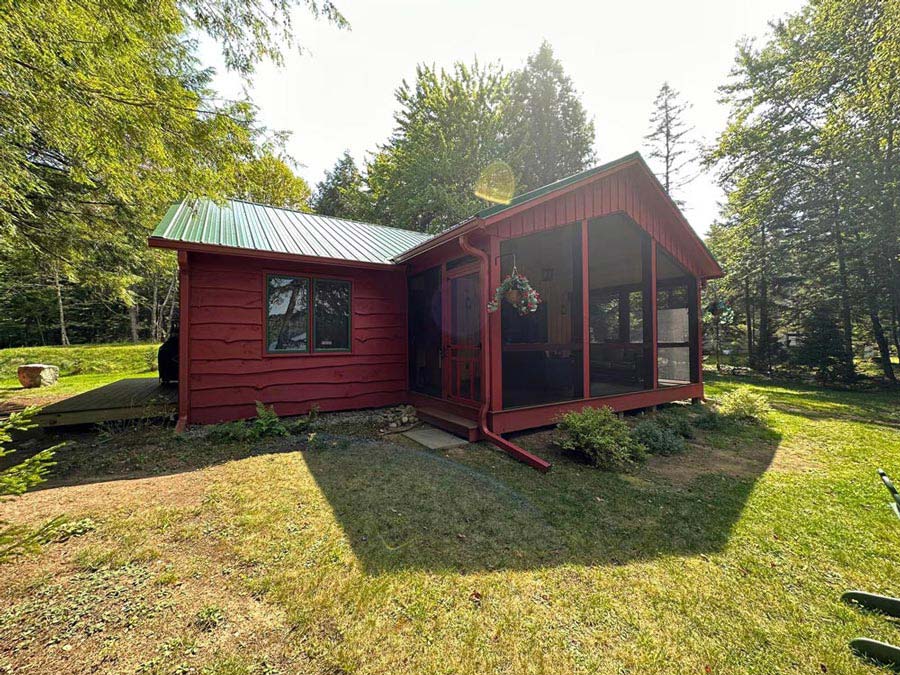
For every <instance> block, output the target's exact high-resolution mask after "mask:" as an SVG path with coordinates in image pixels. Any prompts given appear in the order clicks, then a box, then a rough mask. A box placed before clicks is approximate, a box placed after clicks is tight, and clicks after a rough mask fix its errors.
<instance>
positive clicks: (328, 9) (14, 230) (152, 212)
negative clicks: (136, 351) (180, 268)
mask: <svg viewBox="0 0 900 675" xmlns="http://www.w3.org/2000/svg"><path fill="white" fill-rule="evenodd" d="M102 4H103V6H102V11H98V6H97V5H96V3H47V2H41V1H39V0H22V1H21V2H15V3H11V4H10V3H7V5H8V6H7V7H6V8H5V11H4V12H3V13H2V15H0V91H2V92H3V94H2V96H0V125H2V128H3V133H2V134H0V241H2V243H4V244H7V245H6V246H4V247H3V249H4V252H0V254H5V253H9V252H10V251H25V254H22V255H19V254H17V255H16V259H17V262H19V263H24V264H30V265H32V266H33V268H34V272H35V274H34V275H33V278H34V279H35V280H36V281H38V280H39V281H40V283H43V284H45V285H46V286H47V287H48V288H50V289H53V292H54V294H55V300H56V302H55V304H56V305H57V307H56V308H55V309H56V310H58V311H56V312H55V313H56V314H57V315H58V323H59V325H58V329H59V339H60V340H63V341H65V340H66V339H67V338H68V337H70V336H69V333H70V331H68V330H67V328H68V326H67V324H68V323H69V321H68V319H69V316H68V315H69V312H68V308H67V307H66V306H65V305H66V301H67V298H66V291H67V290H69V289H70V287H71V288H73V289H76V288H77V289H78V292H79V294H80V295H83V294H82V293H81V291H82V290H86V291H88V292H89V293H90V295H92V296H93V297H94V298H96V303H97V305H98V306H99V305H101V304H103V303H109V299H110V298H113V299H114V302H115V303H117V304H118V311H122V310H123V309H124V308H126V307H128V308H129V310H128V311H129V312H130V313H132V315H133V310H132V309H130V308H131V307H132V301H133V300H134V298H135V297H136V296H135V294H134V292H133V290H132V289H133V288H134V285H135V284H136V283H137V282H138V271H139V269H140V267H141V260H142V257H143V252H144V249H145V248H146V236H147V233H148V231H149V229H150V228H152V226H153V225H155V223H156V222H157V221H158V219H159V218H160V217H161V215H162V212H163V211H164V209H165V207H166V205H167V204H168V203H169V202H171V201H174V200H177V199H181V198H182V197H184V196H185V195H190V194H203V195H208V196H212V197H225V196H229V193H230V191H231V187H232V186H233V185H234V180H233V179H234V177H235V176H236V175H237V174H238V172H239V171H245V172H246V171H252V172H254V175H258V174H259V173H260V168H261V166H262V165H265V167H262V168H263V169H265V168H266V167H268V168H273V167H272V161H271V160H270V159H264V158H262V157H263V156H261V154H260V153H261V149H262V150H264V149H265V144H262V143H261V142H260V139H261V138H262V136H263V130H262V129H261V128H260V127H259V125H258V124H257V123H256V112H255V109H254V108H253V106H252V105H251V104H250V103H249V102H248V101H246V100H239V101H222V100H220V99H219V98H218V97H217V96H216V94H215V92H213V91H212V90H211V89H210V88H209V81H210V77H211V72H210V71H208V70H206V69H203V68H201V67H200V66H199V64H198V63H197V60H196V57H195V55H194V48H195V43H194V42H193V41H192V40H190V39H186V38H185V35H186V34H188V33H189V32H190V31H191V30H199V31H202V32H206V33H208V34H209V35H211V36H213V37H214V38H216V39H217V41H218V42H219V44H220V45H221V47H222V50H223V53H224V54H225V57H226V62H227V63H228V66H229V67H230V68H232V69H234V70H236V71H238V72H239V73H240V74H241V75H243V76H245V77H249V76H250V75H251V74H252V72H253V69H254V67H255V65H256V64H257V63H258V62H259V61H260V60H261V59H263V58H273V59H275V60H279V59H280V58H281V49H282V44H283V43H284V41H285V40H284V39H285V38H290V33H291V26H290V15H291V11H292V10H293V8H294V7H296V6H301V7H306V8H307V9H308V10H310V11H312V12H313V14H317V15H318V14H321V15H322V16H324V17H325V18H326V19H327V20H329V21H331V22H333V23H335V24H336V25H338V26H343V25H345V24H346V22H345V20H344V19H343V17H342V16H341V15H340V13H339V12H338V11H337V9H336V8H335V7H334V5H333V4H331V3H330V2H329V1H327V0H326V2H323V3H320V2H317V0H252V2H251V3H245V2H238V1H237V0H212V1H211V2H207V1H206V0H204V1H202V2H201V1H199V0H162V2H155V3H133V2H126V1H125V0H111V1H110V2H104V3H102ZM287 42H288V43H290V40H289V39H288V40H287ZM244 164H247V166H243V165H244ZM262 173H263V174H264V175H266V176H268V177H269V178H271V177H272V174H271V172H270V171H265V170H263V171H262ZM285 178H286V177H285ZM257 182H259V181H257ZM281 187H282V188H286V187H290V183H289V182H288V183H285V182H282V183H281ZM267 188H269V189H271V188H273V185H271V184H269V185H267ZM294 188H297V185H296V183H294V185H293V187H292V188H291V192H292V194H294V196H295V197H296V189H294ZM307 194H308V192H307ZM301 201H302V200H301ZM0 269H12V266H10V265H2V266H0ZM22 272H23V270H22V269H21V268H19V270H18V273H19V274H20V275H21V274H22Z"/></svg>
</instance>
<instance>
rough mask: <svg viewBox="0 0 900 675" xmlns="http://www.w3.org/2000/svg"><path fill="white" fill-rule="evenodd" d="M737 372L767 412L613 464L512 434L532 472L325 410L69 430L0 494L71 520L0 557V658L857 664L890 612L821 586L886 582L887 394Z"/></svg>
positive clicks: (99, 663)
mask: <svg viewBox="0 0 900 675" xmlns="http://www.w3.org/2000/svg"><path fill="white" fill-rule="evenodd" d="M742 381H743V380H742ZM736 383H737V380H734V379H728V378H721V379H719V378H714V377H713V378H710V381H709V383H708V394H709V395H711V396H715V395H717V394H721V393H722V392H723V391H725V390H726V389H728V388H730V387H733V386H736ZM754 386H757V387H758V388H759V389H760V390H762V391H764V392H765V393H766V394H767V395H768V396H769V397H770V398H771V400H772V403H773V404H774V406H775V408H776V412H775V413H774V414H773V415H772V416H771V420H770V424H769V426H768V427H765V428H759V427H746V426H745V427H729V428H725V429H722V430H717V431H715V432H713V431H709V432H704V433H702V434H698V437H697V438H696V439H695V440H694V441H692V443H691V448H690V450H689V452H688V453H687V454H685V455H681V456H675V457H665V458H653V459H651V460H650V461H649V462H648V463H647V465H646V466H644V467H643V468H642V469H640V470H639V471H637V472H634V473H632V474H609V473H601V472H598V471H596V470H593V469H591V468H589V467H586V466H584V465H582V464H579V463H577V462H575V461H573V460H571V459H569V458H567V457H564V456H561V455H560V454H558V453H557V452H555V451H554V450H553V449H552V448H551V447H549V446H548V440H549V437H548V434H547V433H546V432H544V433H538V434H531V435H528V436H522V437H520V438H519V442H521V443H523V444H524V445H526V446H527V447H529V448H531V449H533V450H535V451H537V452H539V453H541V454H542V455H543V456H545V457H547V458H549V459H551V461H553V463H554V468H553V470H552V471H551V472H550V473H549V474H546V475H542V474H539V473H537V472H535V471H533V470H531V469H529V468H528V467H526V466H524V465H522V464H518V463H516V462H514V461H512V460H510V459H509V458H507V457H506V456H505V455H503V454H501V453H499V452H497V451H496V450H493V449H492V448H490V447H488V446H472V447H469V448H467V449H464V450H451V451H447V452H444V453H431V452H426V451H422V450H419V449H417V448H414V447H412V446H410V445H406V444H402V443H398V442H387V441H383V440H379V439H377V438H375V437H373V436H372V435H371V434H367V433H366V432H365V430H362V429H356V430H355V433H354V434H353V435H350V434H349V432H350V431H351V429H347V428H340V427H337V428H335V427H330V428H321V429H320V430H319V431H318V432H317V436H316V437H315V439H314V441H313V443H312V444H310V443H309V441H308V440H307V439H306V438H305V437H288V438H284V439H278V440H275V441H261V442H252V443H247V444H233V443H232V444H223V443H221V442H220V441H213V440H211V439H207V438H205V437H204V436H203V434H201V433H196V432H192V433H191V434H190V435H187V436H181V437H176V436H174V435H173V434H172V433H171V432H170V431H168V430H164V429H152V428H151V429H147V428H141V429H136V430H133V431H128V430H126V431H124V432H117V433H110V432H106V433H102V434H99V435H94V436H81V437H78V438H76V439H75V442H74V444H73V445H72V446H71V448H70V449H68V450H66V451H63V453H62V454H61V456H60V466H59V471H60V474H61V475H60V476H59V477H58V478H57V481H58V483H57V484H56V485H55V486H51V487H49V488H48V489H44V490H39V491H37V492H34V493H30V494H28V495H25V496H24V497H23V498H21V499H19V500H17V501H15V502H11V503H7V504H5V505H3V506H0V517H5V518H8V519H12V520H16V521H25V522H40V521H41V520H42V519H44V518H47V517H50V516H52V515H55V514H57V513H60V512H65V513H67V514H68V515H69V516H70V517H71V518H73V519H76V520H79V519H89V520H86V521H83V523H82V524H83V525H84V526H83V527H81V528H79V532H80V531H81V530H86V532H85V533H84V534H82V535H81V536H75V537H71V538H69V539H68V540H66V541H65V542H61V543H53V544H49V545H48V546H46V547H45V549H44V551H43V552H42V553H41V554H39V555H38V556H35V557H32V558H27V559H22V560H19V561H17V562H14V563H12V564H9V565H5V566H0V607H5V608H6V609H2V610H0V672H2V667H3V666H6V667H7V668H9V669H10V670H13V671H16V670H17V669H22V670H23V671H25V670H27V669H31V671H32V672H60V671H62V670H68V671H72V672H75V671H77V672H88V671H90V672H141V673H176V672H178V673H180V672H206V673H285V674H287V673H295V672H303V673H323V674H324V673H331V674H334V673H472V674H473V675H474V674H476V673H478V674H482V673H510V674H515V675H520V674H524V673H552V674H554V675H555V674H559V673H679V674H680V673H701V674H703V673H758V674H760V675H763V674H765V675H769V674H771V673H821V672H828V673H877V672H880V671H879V670H878V669H877V668H875V667H874V666H871V665H868V664H865V663H863V662H861V661H859V660H858V659H856V658H855V657H853V656H852V655H851V654H850V653H849V651H848V650H847V647H846V643H847V642H848V641H849V640H850V639H851V638H853V637H856V636H868V637H873V638H878V639H882V640H888V641H893V642H895V643H897V642H900V633H898V631H897V625H896V624H895V623H892V622H890V621H888V620H886V619H884V618H881V617H878V616H875V615H872V614H866V613H863V612H861V611H859V610H855V609H852V608H850V607H846V606H844V605H842V604H841V603H840V602H839V600H838V598H839V596H840V594H841V592H842V591H844V590H846V589H850V588H863V589H867V590H871V591H875V592H886V593H891V592H900V573H898V570H900V520H897V519H896V517H895V516H893V514H892V512H891V511H890V509H889V507H888V501H887V492H886V491H885V490H884V488H883V487H882V486H881V485H880V483H879V481H878V479H877V476H876V474H875V469H876V468H877V467H883V468H885V469H886V470H887V471H888V472H893V473H894V474H897V476H898V477H900V453H898V450H900V397H898V395H897V393H896V392H878V393H871V392H869V393H851V392H834V391H822V390H818V389H815V388H811V387H800V386H795V385H789V384H783V385H782V384H777V385H773V384H764V383H759V384H757V385H754ZM126 477H127V478H131V479H133V480H120V479H122V478H126Z"/></svg>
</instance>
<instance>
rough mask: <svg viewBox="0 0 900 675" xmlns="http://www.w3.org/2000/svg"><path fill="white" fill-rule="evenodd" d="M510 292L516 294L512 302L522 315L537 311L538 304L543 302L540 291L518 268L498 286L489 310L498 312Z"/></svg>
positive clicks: (489, 304)
mask: <svg viewBox="0 0 900 675" xmlns="http://www.w3.org/2000/svg"><path fill="white" fill-rule="evenodd" d="M508 294H513V295H514V296H515V301H514V302H512V301H510V302H511V304H512V305H513V307H515V308H516V311H517V312H519V314H521V315H522V316H526V315H528V314H533V313H534V312H536V311H537V308H538V305H539V304H540V303H541V295H540V293H538V292H537V291H536V290H535V289H534V288H533V287H532V286H531V284H530V283H529V281H528V278H527V277H526V276H525V275H524V274H519V273H518V272H517V271H516V270H513V271H512V274H510V275H508V276H507V277H506V278H505V279H504V280H503V281H502V282H501V283H500V285H499V286H497V289H496V290H495V291H494V299H493V300H491V301H490V302H489V303H488V306H487V309H488V311H489V312H496V311H497V310H498V309H500V304H501V303H502V302H503V300H504V298H506V296H507V295H508ZM507 299H509V298H507Z"/></svg>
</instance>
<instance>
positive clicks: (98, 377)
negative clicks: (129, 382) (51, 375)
mask: <svg viewBox="0 0 900 675" xmlns="http://www.w3.org/2000/svg"><path fill="white" fill-rule="evenodd" d="M158 347H159V345H156V344H131V343H128V344H108V345H73V346H71V347H14V348H10V349H0V412H2V411H3V410H9V409H14V408H19V407H22V406H26V405H45V404H47V403H52V402H53V401H58V400H59V399H62V398H66V397H68V396H74V395H75V394H80V393H82V392H85V391H87V390H89V389H94V388H95V387H101V386H103V385H105V384H109V383H110V382H115V381H116V380H121V379H122V378H125V377H154V376H155V375H156V350H157V349H158ZM25 363H48V364H51V365H55V366H58V367H59V374H60V377H59V382H57V383H56V384H55V385H53V386H51V387H39V388H35V389H23V388H22V386H21V385H20V384H19V380H18V378H17V377H16V368H17V367H18V366H20V365H22V364H25Z"/></svg>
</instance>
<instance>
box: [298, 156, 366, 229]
mask: <svg viewBox="0 0 900 675" xmlns="http://www.w3.org/2000/svg"><path fill="white" fill-rule="evenodd" d="M310 206H311V207H312V210H313V211H314V212H315V213H320V214H322V215H323V216H333V217H335V218H348V219H350V220H361V221H365V220H369V219H371V218H372V204H371V201H370V199H369V193H368V189H367V187H366V182H365V179H364V178H363V176H362V174H361V173H360V171H359V169H358V168H357V167H356V162H355V161H354V160H353V157H352V155H350V151H349V150H348V151H345V152H344V154H343V155H342V156H341V157H340V159H338V161H337V162H336V163H335V165H334V168H333V169H331V171H327V172H325V178H323V179H322V180H321V181H320V182H319V184H318V185H316V191H315V193H314V194H313V196H312V200H311V201H310Z"/></svg>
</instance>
